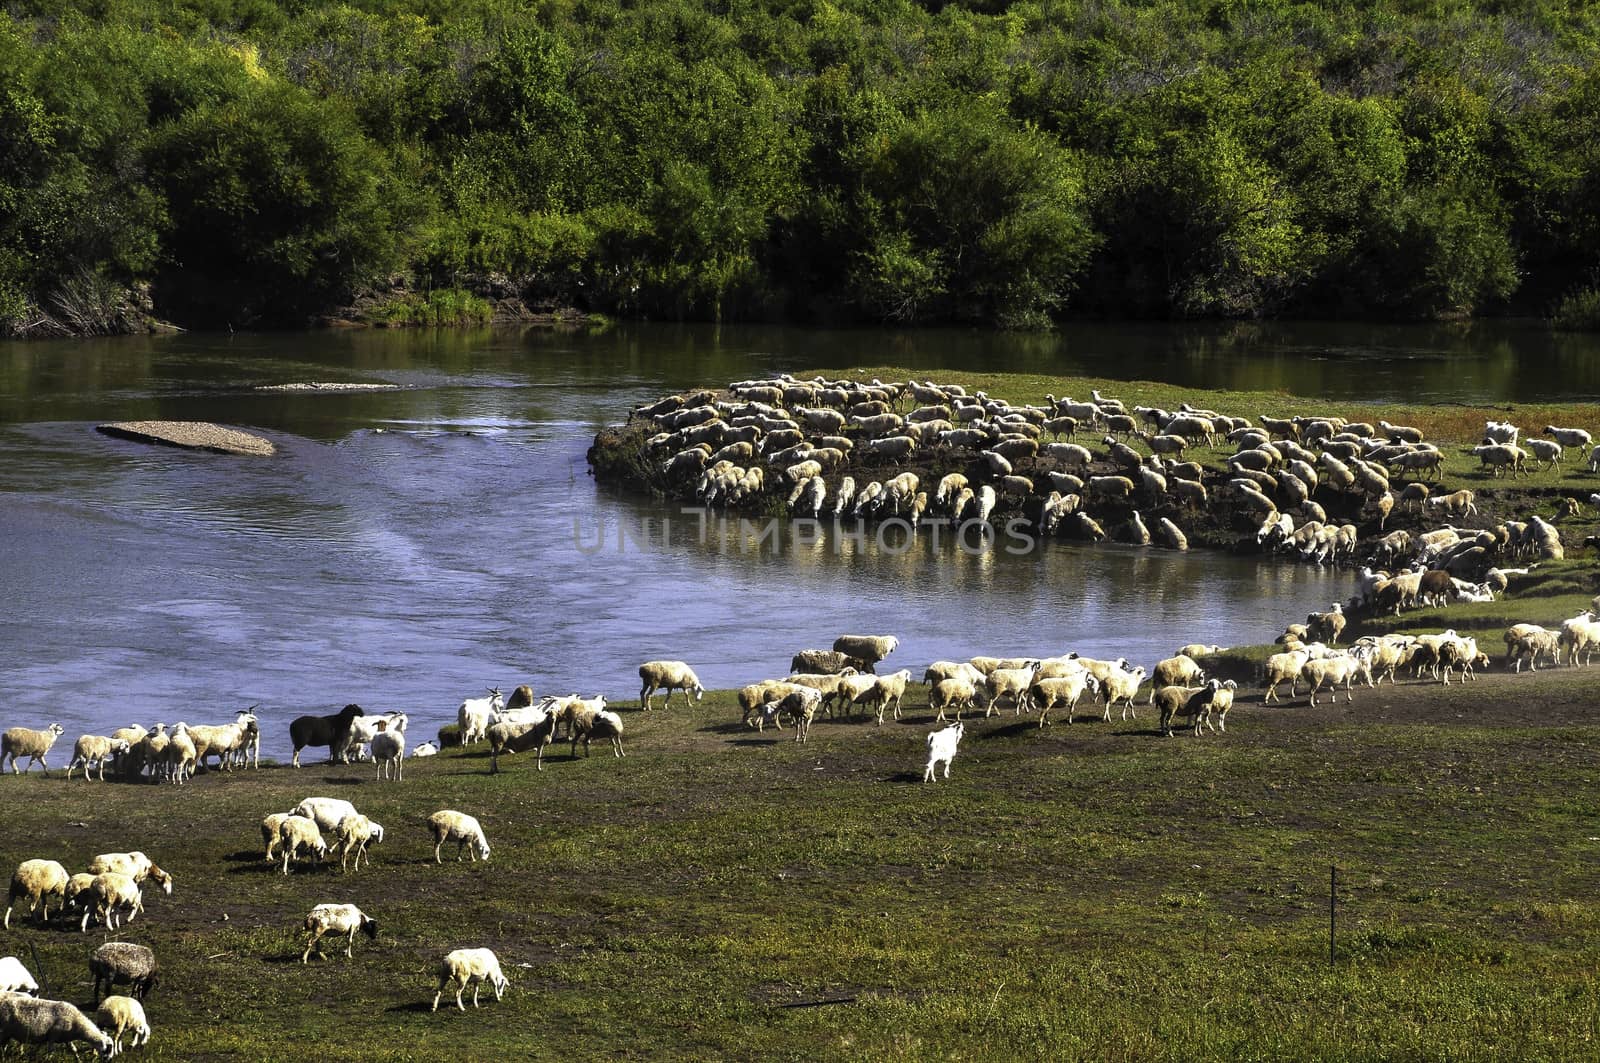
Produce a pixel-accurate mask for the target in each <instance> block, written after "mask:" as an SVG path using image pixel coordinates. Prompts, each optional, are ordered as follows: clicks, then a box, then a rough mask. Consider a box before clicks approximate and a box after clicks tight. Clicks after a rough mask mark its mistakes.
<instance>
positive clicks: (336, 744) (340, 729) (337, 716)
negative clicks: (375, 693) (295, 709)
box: [289, 705, 366, 768]
mask: <svg viewBox="0 0 1600 1063" xmlns="http://www.w3.org/2000/svg"><path fill="white" fill-rule="evenodd" d="M365 714H366V713H365V710H363V709H362V708H361V706H360V705H346V706H345V707H344V708H342V709H340V710H339V711H338V712H336V713H334V714H333V715H331V716H297V717H295V719H294V722H293V723H291V724H289V740H290V741H291V742H293V743H294V759H293V762H292V763H293V764H294V766H295V767H297V768H298V767H299V766H300V751H301V750H302V749H304V748H306V747H307V746H327V747H328V759H329V760H330V761H331V760H333V759H334V757H335V756H336V755H337V754H338V752H339V751H340V750H342V749H344V747H345V745H346V743H347V742H348V740H349V737H350V723H351V721H352V720H354V719H355V718H356V717H357V716H363V715H365Z"/></svg>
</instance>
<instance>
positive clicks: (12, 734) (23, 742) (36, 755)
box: [0, 723, 62, 775]
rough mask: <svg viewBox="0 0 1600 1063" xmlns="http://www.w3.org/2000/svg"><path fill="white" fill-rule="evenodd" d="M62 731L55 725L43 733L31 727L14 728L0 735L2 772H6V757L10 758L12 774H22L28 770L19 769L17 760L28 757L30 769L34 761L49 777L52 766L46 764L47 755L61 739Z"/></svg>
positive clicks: (0, 767) (0, 764) (59, 726)
mask: <svg viewBox="0 0 1600 1063" xmlns="http://www.w3.org/2000/svg"><path fill="white" fill-rule="evenodd" d="M61 731H62V727H61V725H60V724H59V723H53V724H51V725H50V726H49V727H46V728H45V729H44V730H42V731H35V730H33V729H32V728H31V727H12V728H10V729H9V730H7V731H6V733H5V734H3V735H0V772H3V771H5V768H6V757H10V758H11V773H12V774H13V775H20V774H22V772H23V771H25V770H27V769H24V768H19V767H17V760H18V759H19V758H21V757H27V758H28V767H29V768H31V767H33V763H34V761H38V762H39V769H40V770H41V771H43V772H44V773H45V774H46V775H49V774H50V765H49V764H46V763H45V759H44V758H45V754H47V753H49V752H50V747H51V746H53V745H55V744H56V739H57V738H59V737H61Z"/></svg>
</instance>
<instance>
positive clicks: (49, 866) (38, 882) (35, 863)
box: [4, 860, 69, 929]
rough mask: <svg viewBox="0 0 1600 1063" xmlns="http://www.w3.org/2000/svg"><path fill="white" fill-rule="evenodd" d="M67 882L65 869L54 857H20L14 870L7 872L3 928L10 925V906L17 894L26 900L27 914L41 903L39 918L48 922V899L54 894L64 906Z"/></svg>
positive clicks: (8, 927) (14, 902)
mask: <svg viewBox="0 0 1600 1063" xmlns="http://www.w3.org/2000/svg"><path fill="white" fill-rule="evenodd" d="M68 881H69V879H68V876H67V869H66V868H64V867H62V866H61V865H60V864H58V863H56V862H55V861H54V860H24V861H23V862H22V863H20V864H18V865H17V870H16V871H15V872H13V873H12V875H11V892H10V894H8V895H7V898H6V914H5V920H4V925H5V927H6V928H7V929H10V927H11V909H12V907H13V906H14V905H15V904H16V903H17V898H19V897H26V898H27V899H28V911H29V912H30V913H31V912H32V911H33V910H34V909H36V908H38V907H40V905H43V906H44V908H43V911H41V912H40V913H39V921H40V922H42V923H44V922H49V921H50V898H51V897H55V898H56V899H57V900H59V901H60V902H61V905H62V907H65V906H66V902H67V882H68ZM57 910H58V911H59V910H60V909H59V908H58V909H57Z"/></svg>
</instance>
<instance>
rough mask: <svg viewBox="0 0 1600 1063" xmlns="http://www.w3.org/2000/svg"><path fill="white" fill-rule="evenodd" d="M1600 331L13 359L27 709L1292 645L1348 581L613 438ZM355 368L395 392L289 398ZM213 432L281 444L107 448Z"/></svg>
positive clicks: (1396, 361) (1434, 360) (476, 342)
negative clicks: (950, 513) (617, 450)
mask: <svg viewBox="0 0 1600 1063" xmlns="http://www.w3.org/2000/svg"><path fill="white" fill-rule="evenodd" d="M1596 353H1597V351H1596V340H1595V339H1594V338H1592V337H1589V338H1576V339H1574V338H1570V337H1568V338H1562V337H1553V336H1551V335H1550V334H1548V333H1545V332H1543V331H1541V330H1538V329H1534V328H1524V327H1519V326H1516V325H1484V324H1478V325H1473V326H1471V327H1463V328H1455V327H1376V326H1346V325H1248V326H1237V327H1230V326H1208V327H1198V328H1177V327H1171V326H1150V325H1104V326H1082V327H1076V328H1072V329H1067V330H1063V331H1062V332H1060V333H1056V334H1051V335H1048V336H1038V335H1023V336H1015V335H999V334H985V333H966V332H895V333H890V332H877V331H859V332H822V331H815V330H803V329H788V328H728V327H723V328H716V327H710V326H700V327H677V326H663V325H623V326H618V327H615V328H611V329H607V330H596V331H593V332H587V331H580V332H568V331H559V332H558V331H549V330H542V329H535V330H527V331H521V330H519V331H479V332H453V331H445V332H389V331H374V332H320V333H306V334H284V335H178V336H168V337H123V338H117V339H111V340H83V341H71V342H42V343H40V342H36V343H27V344H16V343H10V344H5V343H0V600H3V601H4V603H5V613H4V619H3V622H0V660H3V661H4V665H3V666H0V706H4V712H3V714H0V726H12V725H16V724H24V725H28V726H36V727H37V726H44V725H45V724H47V723H49V722H51V721H56V722H60V723H61V724H62V725H63V726H64V727H65V728H66V735H65V737H64V738H63V740H62V742H61V743H60V744H59V745H58V746H57V748H56V750H55V751H54V752H53V754H52V760H53V762H54V764H55V765H56V766H60V765H62V764H64V763H65V762H66V760H67V759H68V757H69V756H70V748H71V742H72V740H73V738H75V737H76V735H78V734H79V733H84V732H92V733H104V732H106V731H108V730H111V729H113V728H115V727H118V726H122V725H124V724H128V723H134V722H137V723H142V724H145V725H146V726H148V725H150V724H151V723H154V722H155V721H158V720H159V721H163V722H167V723H172V722H175V721H176V720H179V719H185V720H188V721H190V722H223V721H226V720H228V719H231V716H232V712H233V710H235V709H238V708H242V707H245V706H247V705H252V704H259V705H260V709H259V712H260V713H261V715H262V718H263V723H264V732H265V736H264V742H263V751H264V753H265V754H266V755H268V756H274V757H278V758H284V757H286V756H287V754H288V752H289V743H288V739H287V735H286V727H287V722H288V720H289V719H290V718H292V717H293V716H296V715H299V714H301V713H305V712H332V711H335V710H336V709H337V708H338V707H339V706H341V705H344V704H345V703H346V702H352V701H353V702H357V703H360V704H361V705H363V706H364V707H366V708H367V709H368V710H369V711H379V710H395V709H400V710H404V711H407V712H408V713H410V714H411V718H412V721H413V723H412V735H411V737H412V741H413V742H415V741H418V740H420V739H421V738H422V737H424V736H428V735H431V734H432V733H433V732H434V730H435V729H436V728H437V727H438V726H439V725H440V724H443V723H446V722H451V721H453V720H454V714H455V706H456V705H457V704H458V703H459V702H460V700H461V699H462V698H463V697H466V696H472V695H476V694H479V693H482V691H483V688H485V687H487V686H490V685H498V686H500V687H502V688H504V689H507V690H509V689H510V688H511V687H512V686H514V685H516V684H518V683H524V682H526V683H529V684H531V685H532V686H533V687H534V688H535V690H536V691H538V692H539V693H572V692H579V693H583V694H586V695H587V694H593V693H596V692H602V691H603V692H605V693H606V694H607V695H608V696H612V697H615V698H622V697H632V696H634V695H635V694H636V693H637V686H636V678H635V676H636V672H635V669H636V667H637V665H638V663H639V662H640V661H643V660H646V659H648V658H651V657H673V658H682V659H685V660H688V661H689V662H691V663H692V664H693V665H695V666H696V668H697V669H698V670H699V673H700V676H701V678H702V679H703V680H704V681H705V682H706V683H707V685H708V686H714V687H724V686H735V685H739V684H742V683H746V682H750V681H752V680H754V679H758V678H765V677H768V676H773V675H780V674H782V673H783V672H784V670H785V669H786V666H787V664H788V660H789V657H790V656H791V654H792V653H794V652H795V651H796V650H799V649H802V648H806V647H814V646H815V647H826V646H828V645H829V644H830V643H831V642H832V639H833V637H834V636H835V635H837V634H839V633H842V632H847V631H848V632H871V633H894V634H896V635H898V636H899V638H900V641H901V648H900V649H899V651H898V652H897V653H895V654H894V655H893V656H892V657H891V658H890V659H889V661H888V662H887V665H888V667H890V668H899V667H910V668H912V669H913V670H914V671H915V672H916V673H917V675H918V676H919V677H920V674H921V669H922V667H923V666H925V665H926V664H927V663H928V662H929V661H932V660H935V659H939V658H964V657H968V656H972V655H974V654H979V653H991V654H1019V655H1020V654H1028V655H1032V654H1045V653H1058V652H1064V651H1066V650H1068V649H1076V650H1079V651H1081V652H1084V653H1086V654H1092V655H1102V654H1103V655H1118V654H1125V655H1127V656H1128V657H1130V658H1132V659H1134V660H1135V661H1138V662H1141V663H1144V664H1145V665H1146V666H1147V667H1148V666H1149V665H1152V664H1153V663H1154V662H1155V660H1157V659H1158V658H1160V657H1163V656H1167V655H1168V654H1170V653H1171V652H1172V651H1173V650H1174V649H1175V648H1176V647H1177V646H1179V645H1181V644H1183V643H1186V642H1191V641H1206V642H1211V641H1216V642H1222V643H1225V644H1226V643H1231V642H1235V641H1241V642H1259V641H1265V640H1266V639H1268V638H1270V637H1271V636H1272V635H1273V634H1275V633H1276V632H1277V631H1278V630H1280V629H1281V627H1282V625H1283V623H1285V622H1286V621H1287V620H1289V619H1294V618H1298V617H1299V616H1302V615H1304V614H1305V613H1306V612H1308V611H1310V610H1311V609H1314V608H1315V609H1320V608H1324V607H1326V606H1327V604H1328V603H1330V602H1332V601H1334V600H1336V599H1342V598H1343V597H1345V596H1346V594H1347V592H1348V588H1349V577H1348V576H1347V575H1346V574H1344V573H1337V572H1322V571H1318V570H1316V569H1314V568H1310V567H1306V566H1294V565H1288V564H1280V563H1265V564H1261V563H1258V562H1256V561H1255V560H1254V559H1246V558H1235V557H1229V556H1226V555H1219V554H1216V553H1211V552H1203V551H1197V552H1194V553H1191V554H1189V555H1174V554H1170V553H1166V552H1161V551H1149V550H1135V549H1129V548H1123V547H1098V548H1097V547H1086V546H1082V545H1077V544H1067V543H1054V542H1052V543H1049V544H1045V545H1043V546H1041V547H1038V548H1034V549H1023V548H1022V545H1021V544H1018V543H1014V542H1012V541H1010V540H1008V539H1007V538H1005V537H1001V539H1000V540H999V541H998V542H997V543H996V544H995V547H994V548H993V549H977V548H975V547H974V546H973V544H970V543H968V544H959V543H955V542H952V541H949V540H948V539H946V540H945V541H942V542H935V541H934V538H933V537H932V536H930V535H923V536H920V537H919V538H918V540H917V541H916V542H914V543H906V542H903V541H902V538H901V537H897V536H889V537H885V538H883V539H881V540H880V539H879V537H878V536H877V535H876V532H875V530H874V529H870V528H869V529H866V530H864V531H862V530H858V529H853V528H848V527H846V528H841V529H833V528H826V529H812V528H809V527H805V526H786V527H784V528H782V529H780V530H779V532H778V533H776V534H772V535H768V536H767V537H766V538H765V539H763V538H762V537H761V530H760V528H759V527H757V526H742V525H741V524H740V522H738V521H737V520H734V521H728V520H725V519H722V518H716V517H713V518H706V519H704V520H702V519H701V518H699V517H697V516H695V515H693V514H685V513H682V512H679V511H677V510H676V509H669V508H666V507H662V506H660V505H657V504H655V503H651V502H646V501H640V500H635V499H627V498H621V497H617V496H614V495H613V494H611V493H609V492H606V491H601V490H597V489H596V487H595V485H594V483H593V481H592V479H591V478H590V477H589V476H588V473H587V467H586V464H585V461H584V452H585V449H586V448H587V446H588V444H589V442H590V440H591V439H592V437H593V435H594V432H595V430H596V429H597V428H598V427H599V426H601V425H603V424H605V423H608V422H613V421H617V420H620V419H622V418H623V417H624V416H625V415H626V412H627V410H628V409H629V408H630V407H631V406H633V405H635V404H638V403H641V402H644V401H648V400H650V399H652V398H654V397H656V396H658V395H659V394H662V393H664V392H666V391H668V390H676V389H679V388H684V387H690V386H697V385H703V384H710V383H720V382H726V381H728V380H732V379H739V378H744V377H749V376H755V375H760V374H764V373H769V372H772V371H775V370H780V369H801V368H808V367H843V366H848V365H861V364H901V365H908V366H912V367H914V368H918V369H922V370H927V371H932V372H936V373H937V374H942V375H943V376H945V377H951V378H953V377H958V375H959V371H960V370H961V369H962V368H974V367H982V368H984V369H989V370H1006V369H1014V370H1027V371H1031V372H1046V371H1055V372H1062V373H1070V372H1089V373H1095V374H1098V375H1103V376H1109V377H1113V378H1118V379H1138V378H1144V379H1162V380H1170V381H1173V382H1175V383H1183V384H1191V385H1195V386H1212V387H1229V388H1272V389H1283V390H1287V391H1289V392H1292V393H1297V394H1306V395H1319V396H1324V397H1332V398H1349V399H1369V400H1383V399H1389V398H1394V397H1404V398H1405V399H1406V400H1408V401H1416V400H1418V399H1427V400H1431V401H1532V400H1537V399H1545V398H1558V397H1559V398H1582V397H1593V396H1595V395H1596V394H1600V358H1596V357H1595V354H1596ZM313 380H336V381H345V382H387V383H393V384H399V385H401V388H400V389H399V390H395V391H384V392H362V393H324V394H315V393H312V394H308V393H285V392H264V391H260V390H258V388H259V387H260V386H261V385H269V384H281V383H289V382H297V381H313ZM155 418H163V419H176V420H186V419H191V420H211V421H217V422H221V423H225V424H230V425H237V426H241V427H248V428H251V429H254V430H256V431H259V432H260V433H261V434H263V435H266V436H268V437H269V438H271V439H272V440H273V441H274V442H276V443H277V444H278V445H279V448H280V454H279V455H278V456H277V457H274V458H271V459H247V458H235V457H225V456H218V455H209V454H196V453H189V452H184V451H178V450H171V449H166V448H157V447H148V446H143V445H140V444H135V443H130V442H125V441H120V440H115V439H111V438H108V437H105V436H102V435H100V434H98V433H96V432H95V431H94V426H95V425H96V424H97V423H101V422H104V421H109V420H132V419H155Z"/></svg>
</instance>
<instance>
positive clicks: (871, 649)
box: [833, 635, 900, 672]
mask: <svg viewBox="0 0 1600 1063" xmlns="http://www.w3.org/2000/svg"><path fill="white" fill-rule="evenodd" d="M899 646H900V640H899V639H897V638H895V637H894V636H893V635H840V636H839V637H838V638H836V639H834V640H833V649H834V651H835V652H836V653H843V654H845V655H847V656H850V657H855V658H857V659H858V660H861V661H863V662H864V663H865V664H866V666H867V671H869V672H870V671H872V669H873V668H874V667H875V666H876V665H877V663H878V662H879V661H881V660H883V659H884V658H885V657H887V656H889V654H891V653H893V652H894V651H895V650H896V649H897V648H898V647H899Z"/></svg>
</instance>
